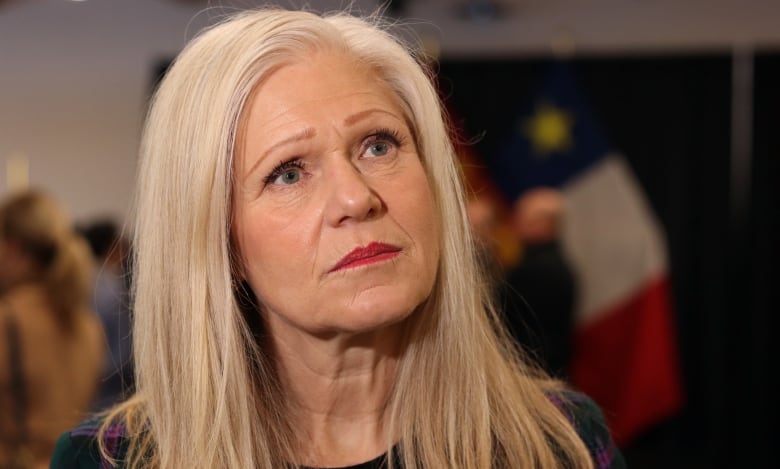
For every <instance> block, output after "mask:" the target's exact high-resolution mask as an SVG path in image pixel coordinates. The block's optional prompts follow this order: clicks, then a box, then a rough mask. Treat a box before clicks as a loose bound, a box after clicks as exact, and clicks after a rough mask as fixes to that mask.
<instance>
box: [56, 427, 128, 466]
mask: <svg viewBox="0 0 780 469" xmlns="http://www.w3.org/2000/svg"><path fill="white" fill-rule="evenodd" d="M104 423H105V418H104V417H102V416H99V417H94V418H91V419H89V420H86V421H84V422H82V423H80V424H79V425H78V426H76V427H75V428H74V429H72V430H70V431H68V432H65V433H63V434H62V435H60V438H59V439H58V440H57V445H56V447H55V448H54V454H53V456H52V460H51V469H92V468H95V469H98V468H100V469H102V468H107V467H117V468H122V467H124V465H123V464H122V461H123V460H124V456H125V453H126V452H127V446H128V443H129V438H128V436H127V431H126V429H125V426H124V424H122V423H120V422H117V423H112V424H109V425H108V427H106V429H105V430H104V432H103V435H102V438H103V445H104V448H105V449H106V451H107V453H108V454H109V455H110V456H111V458H112V459H115V460H117V461H118V464H117V465H116V466H112V465H110V464H108V461H107V460H106V458H105V457H103V455H102V454H101V453H100V447H99V445H98V434H99V432H100V428H101V427H102V426H103V424H104Z"/></svg>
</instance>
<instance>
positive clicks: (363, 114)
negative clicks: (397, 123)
mask: <svg viewBox="0 0 780 469" xmlns="http://www.w3.org/2000/svg"><path fill="white" fill-rule="evenodd" d="M377 113H378V114H387V115H388V116H390V117H392V118H394V119H396V120H398V116H397V115H395V114H394V113H392V112H390V111H385V110H384V109H366V110H365V111H360V112H356V113H354V114H351V115H349V116H347V117H346V118H345V119H344V126H345V127H349V126H352V125H355V124H356V123H358V122H360V121H361V120H363V119H367V118H368V117H370V116H371V115H372V114H377ZM402 122H403V121H402Z"/></svg>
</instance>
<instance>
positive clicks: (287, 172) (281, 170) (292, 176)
mask: <svg viewBox="0 0 780 469" xmlns="http://www.w3.org/2000/svg"><path fill="white" fill-rule="evenodd" d="M302 171H303V162H302V161H301V160H299V159H295V160H290V161H285V162H283V163H279V164H278V165H277V166H276V167H275V168H274V169H273V170H272V171H271V173H270V174H269V175H268V176H266V177H265V178H264V179H263V182H264V183H265V185H268V184H276V185H282V186H289V185H292V184H295V183H296V182H298V181H300V180H301V172H302Z"/></svg>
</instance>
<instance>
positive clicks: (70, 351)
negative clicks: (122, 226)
mask: <svg viewBox="0 0 780 469" xmlns="http://www.w3.org/2000/svg"><path fill="white" fill-rule="evenodd" d="M91 273H92V266H91V262H90V254H89V250H88V247H87V246H86V243H85V242H84V240H83V239H81V238H80V237H79V236H78V235H77V234H76V233H75V232H74V231H73V230H72V228H71V224H70V221H69V219H68V217H67V215H66V214H65V211H64V210H63V208H62V207H61V206H60V205H59V204H58V203H57V201H55V200H54V199H52V198H51V197H50V196H48V195H46V194H44V193H42V192H37V191H25V192H20V193H17V194H15V195H12V196H10V197H9V198H8V199H6V200H5V201H4V202H3V203H2V204H1V205H0V337H2V339H0V467H2V468H6V467H13V468H17V467H48V461H49V458H50V455H51V452H52V450H53V448H54V443H55V441H56V439H57V437H58V436H59V434H60V433H61V432H62V431H63V430H65V429H67V428H68V427H69V426H72V425H73V424H74V423H75V422H77V421H78V420H79V419H80V418H83V416H84V411H86V410H87V409H88V407H89V404H90V402H91V400H92V398H93V397H94V393H95V391H96V389H97V384H98V379H99V376H100V370H101V366H102V364H103V342H104V337H103V333H102V330H101V327H100V323H99V321H98V319H97V318H96V317H95V315H94V314H93V313H92V312H91V311H90V308H89V306H88V301H89V292H90V291H91V280H92V277H91Z"/></svg>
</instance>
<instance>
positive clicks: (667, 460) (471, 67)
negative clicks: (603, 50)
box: [439, 53, 780, 469]
mask: <svg viewBox="0 0 780 469" xmlns="http://www.w3.org/2000/svg"><path fill="white" fill-rule="evenodd" d="M754 64H755V67H754V76H755V82H754V83H755V88H754V91H755V92H754V95H755V96H754V103H755V107H754V111H755V112H754V117H753V119H754V125H753V129H754V134H753V135H754V141H753V158H752V169H753V171H752V182H753V184H752V190H751V191H750V200H749V201H748V202H747V203H746V204H745V206H744V207H743V209H742V210H740V213H738V214H736V215H737V216H735V214H734V213H730V210H731V204H730V191H731V187H730V165H731V163H730V158H731V136H730V132H731V107H732V97H731V95H732V77H731V74H732V60H731V56H730V55H727V54H722V55H718V54H711V55H706V56H680V55H678V56H671V57H668V56H667V57H660V56H659V57H639V58H637V57H632V58H614V57H610V58H578V59H575V60H573V61H572V62H571V65H572V69H573V71H574V73H575V75H576V77H577V79H578V81H579V83H580V85H581V88H582V89H583V91H584V92H585V94H586V95H587V96H586V97H587V99H588V101H589V103H590V105H591V108H592V109H593V111H594V112H595V114H596V115H597V118H598V119H599V121H600V123H601V124H602V126H603V128H604V129H605V130H606V132H607V134H608V137H609V139H610V140H611V142H612V143H613V144H614V147H615V148H616V149H617V150H619V151H620V152H622V153H623V154H624V155H625V156H626V158H627V160H628V161H629V163H630V164H631V166H632V168H633V169H634V171H635V173H636V175H637V177H638V179H639V181H640V183H641V184H642V186H643V188H644V189H645V191H646V193H647V195H648V197H649V199H650V203H651V204H652V206H653V207H654V209H655V211H656V213H657V215H658V217H659V219H660V221H661V222H662V223H663V225H664V226H665V228H666V234H667V240H668V246H669V255H670V273H671V280H672V288H673V294H674V301H675V310H676V323H677V329H678V331H677V332H678V338H679V344H680V353H681V359H682V365H683V372H684V381H685V386H686V396H687V404H686V407H685V410H684V412H683V413H682V414H681V415H680V416H678V417H677V418H675V419H672V420H670V421H669V422H668V423H666V424H663V425H660V426H659V427H658V428H656V429H653V430H651V431H649V432H647V433H646V434H645V435H643V436H642V437H641V438H640V439H639V440H638V441H636V442H635V443H633V444H632V445H631V446H630V447H628V448H624V453H625V454H626V457H627V460H628V463H629V467H632V468H635V469H636V468H645V467H647V468H650V467H653V468H656V467H664V468H669V467H680V468H682V467H685V468H698V467H701V468H713V467H773V464H772V463H771V461H772V460H771V459H770V454H769V453H770V441H771V440H773V439H774V437H775V436H776V435H777V434H778V433H777V431H776V430H774V431H773V428H776V425H777V422H778V418H780V413H778V405H777V403H776V402H777V401H776V399H774V396H773V392H774V391H775V390H776V389H777V386H776V384H777V376H778V374H779V372H780V367H778V366H777V363H776V362H777V360H776V357H775V356H774V354H773V349H772V347H771V345H770V342H771V340H772V336H773V334H774V331H775V329H776V327H777V325H778V321H777V318H776V315H775V314H774V312H775V311H776V310H777V306H776V305H778V303H780V301H779V300H780V298H778V296H780V294H778V291H779V290H780V247H778V245H779V244H780V208H778V207H780V204H779V203H778V202H780V188H779V187H780V167H779V164H778V161H780V132H779V130H780V129H778V128H777V126H778V122H780V55H778V54H772V53H762V54H758V55H757V56H756V58H755V62H754ZM548 65H549V62H547V61H546V60H543V59H537V60H492V59H491V60H446V59H445V60H442V62H441V64H440V66H439V80H440V87H441V89H442V91H443V93H444V95H445V96H446V98H447V100H448V102H449V105H450V106H451V108H452V111H453V112H454V114H455V115H454V118H455V119H456V121H459V123H460V125H462V126H463V127H464V129H465V130H466V132H467V133H468V134H469V135H470V136H472V137H474V136H478V137H479V138H478V139H477V141H476V142H475V143H474V149H475V150H476V153H477V154H478V155H479V156H480V157H481V158H483V159H486V160H488V159H489V158H490V157H491V156H492V155H493V154H495V152H496V148H497V146H498V145H500V144H501V141H502V138H503V136H505V135H507V134H508V133H509V131H510V126H512V125H513V124H514V122H515V121H516V113H517V112H518V106H519V105H520V104H522V103H523V101H524V100H526V99H528V97H529V96H530V95H531V93H533V91H534V89H535V87H536V85H537V84H538V83H539V81H540V80H541V79H542V77H543V76H544V73H545V71H546V69H547V67H548Z"/></svg>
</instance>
